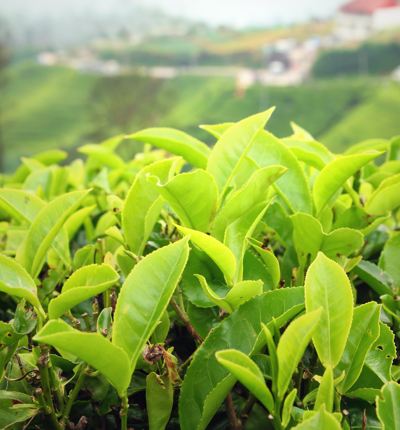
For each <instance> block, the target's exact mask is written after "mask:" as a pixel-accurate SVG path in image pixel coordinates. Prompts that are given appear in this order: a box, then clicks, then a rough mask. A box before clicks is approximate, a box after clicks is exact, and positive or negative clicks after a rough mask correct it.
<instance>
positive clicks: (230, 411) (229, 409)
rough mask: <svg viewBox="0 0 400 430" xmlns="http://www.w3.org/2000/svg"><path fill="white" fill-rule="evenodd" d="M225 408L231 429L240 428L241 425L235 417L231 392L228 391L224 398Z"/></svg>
mask: <svg viewBox="0 0 400 430" xmlns="http://www.w3.org/2000/svg"><path fill="white" fill-rule="evenodd" d="M225 410H226V414H227V415H228V422H229V428H230V429H231V430H242V428H243V426H242V423H241V422H240V421H239V420H238V419H237V417H236V412H235V407H234V405H233V400H232V394H231V393H229V394H228V395H227V396H226V398H225Z"/></svg>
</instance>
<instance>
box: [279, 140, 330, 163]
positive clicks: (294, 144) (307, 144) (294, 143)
mask: <svg viewBox="0 0 400 430" xmlns="http://www.w3.org/2000/svg"><path fill="white" fill-rule="evenodd" d="M282 142H283V143H284V144H285V145H286V146H287V147H288V148H290V150H291V151H292V152H293V154H294V155H295V156H296V157H297V159H298V160H299V161H303V162H304V163H307V164H309V165H310V166H313V167H315V168H316V169H317V170H322V169H323V168H324V167H325V166H326V165H327V164H328V163H330V162H331V161H333V160H334V159H335V156H334V155H333V154H332V153H331V152H330V151H329V150H328V149H327V148H326V147H325V146H324V145H321V144H320V143H318V142H315V141H314V140H308V139H307V140H304V139H302V140H300V139H298V138H294V137H289V138H286V139H282Z"/></svg>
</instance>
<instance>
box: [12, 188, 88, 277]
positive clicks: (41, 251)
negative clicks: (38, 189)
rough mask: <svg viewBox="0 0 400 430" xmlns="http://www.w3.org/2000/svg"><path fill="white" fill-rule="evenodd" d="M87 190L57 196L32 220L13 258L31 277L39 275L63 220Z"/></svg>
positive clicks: (76, 205)
mask: <svg viewBox="0 0 400 430" xmlns="http://www.w3.org/2000/svg"><path fill="white" fill-rule="evenodd" d="M89 192H90V190H89V191H73V192H71V193H67V194H63V195H62V196H60V197H57V198H56V199H54V200H53V201H51V202H50V203H48V204H47V205H46V206H45V207H44V208H43V209H42V210H41V211H40V213H39V214H38V215H37V216H36V218H35V219H34V221H33V222H32V225H31V227H30V229H29V232H28V236H27V238H26V240H25V241H24V242H23V243H22V245H21V246H20V248H19V249H18V252H17V255H16V257H15V259H16V261H17V262H18V263H20V264H21V265H22V266H23V267H25V269H26V270H27V272H28V273H29V274H30V275H31V276H32V277H33V278H36V277H37V276H38V275H39V273H40V270H41V269H42V266H43V263H44V258H45V256H46V253H47V251H48V249H49V248H50V246H51V243H52V242H53V240H54V239H55V237H56V236H57V234H58V232H59V231H60V230H61V228H62V227H63V225H64V223H65V221H66V220H67V219H68V218H69V216H70V215H71V214H73V213H74V212H75V210H76V209H77V208H78V206H79V205H80V204H81V202H82V200H83V199H84V198H85V197H86V195H87V194H88V193H89Z"/></svg>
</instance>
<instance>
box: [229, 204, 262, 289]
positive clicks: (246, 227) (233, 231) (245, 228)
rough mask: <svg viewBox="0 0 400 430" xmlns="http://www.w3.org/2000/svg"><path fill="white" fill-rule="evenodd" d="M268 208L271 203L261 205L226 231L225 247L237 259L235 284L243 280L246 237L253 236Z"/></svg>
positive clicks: (245, 214) (244, 215)
mask: <svg viewBox="0 0 400 430" xmlns="http://www.w3.org/2000/svg"><path fill="white" fill-rule="evenodd" d="M268 207H269V203H259V204H258V205H256V206H254V207H253V208H252V209H251V210H249V211H248V212H246V213H244V214H243V215H242V216H241V217H240V218H238V219H237V220H236V221H235V222H233V223H232V224H230V225H229V226H228V228H227V229H226V233H225V238H224V245H226V246H227V247H228V248H229V249H230V250H231V251H232V253H233V255H234V256H235V259H236V271H235V275H234V283H236V282H240V281H241V280H242V279H243V258H244V253H245V251H246V248H247V246H248V245H247V240H246V237H248V236H252V235H253V233H254V230H255V228H256V227H257V225H258V223H259V222H260V221H261V219H262V217H263V216H264V214H265V212H266V211H267V209H268Z"/></svg>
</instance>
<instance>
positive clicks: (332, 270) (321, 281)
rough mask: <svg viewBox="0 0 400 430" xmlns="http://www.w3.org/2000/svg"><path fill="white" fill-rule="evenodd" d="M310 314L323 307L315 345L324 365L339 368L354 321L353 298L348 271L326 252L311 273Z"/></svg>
mask: <svg viewBox="0 0 400 430" xmlns="http://www.w3.org/2000/svg"><path fill="white" fill-rule="evenodd" d="M305 297H306V309H307V312H312V311H314V310H316V309H319V308H320V307H321V306H322V308H323V311H322V314H321V317H320V320H319V324H318V330H317V331H316V332H315V333H314V335H313V342H314V346H315V348H316V350H317V353H318V357H319V359H320V360H321V362H322V364H323V365H324V366H325V367H327V366H329V365H330V366H332V368H334V367H336V365H337V363H339V361H340V358H341V357H342V354H343V351H344V348H345V345H346V341H347V337H348V335H349V332H350V327H351V321H352V318H353V295H352V292H351V286H350V282H349V279H348V278H347V276H346V273H345V271H344V270H343V269H342V268H341V267H340V266H339V265H338V264H337V263H335V262H334V261H332V260H330V259H329V258H327V257H326V256H325V255H324V254H322V252H319V253H318V256H317V258H316V259H315V260H314V262H313V263H312V264H311V266H310V267H309V269H308V271H307V275H306V281H305Z"/></svg>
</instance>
